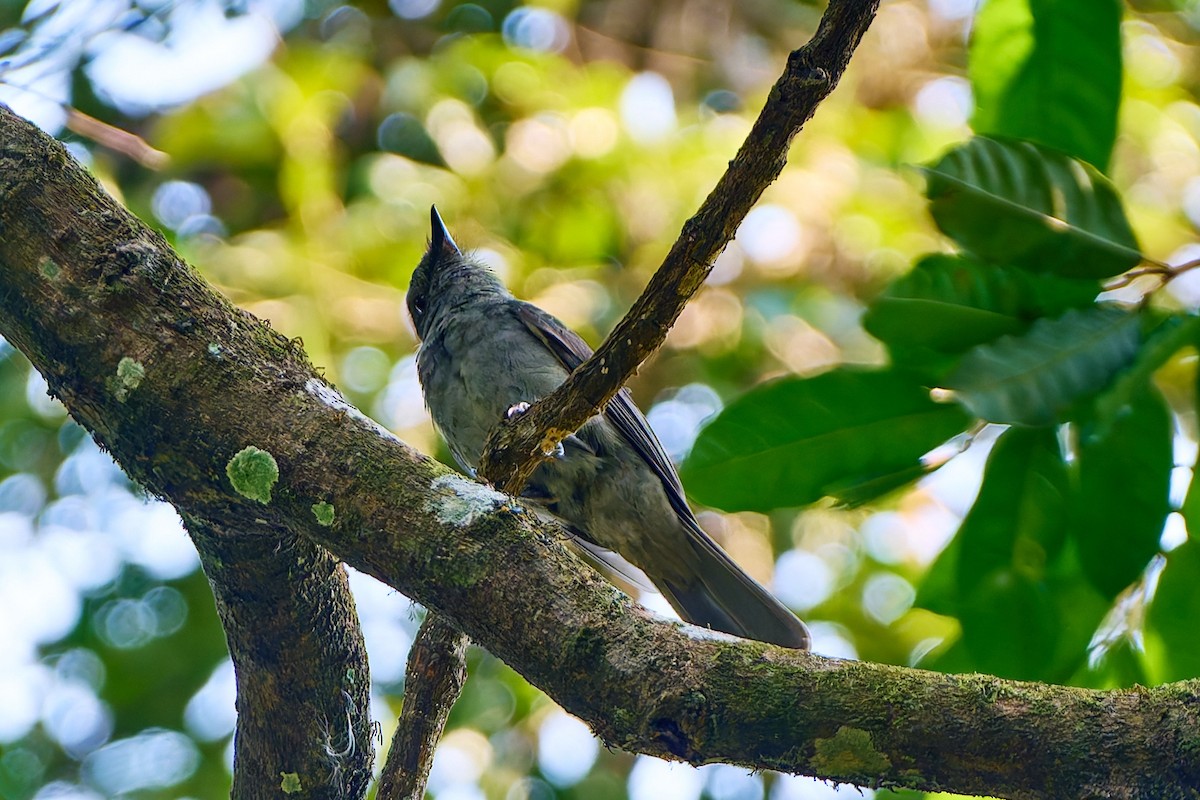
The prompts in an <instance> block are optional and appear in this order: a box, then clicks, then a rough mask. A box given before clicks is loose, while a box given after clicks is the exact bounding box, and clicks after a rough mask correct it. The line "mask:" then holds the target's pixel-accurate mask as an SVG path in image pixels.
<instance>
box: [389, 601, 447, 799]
mask: <svg viewBox="0 0 1200 800" xmlns="http://www.w3.org/2000/svg"><path fill="white" fill-rule="evenodd" d="M468 643H469V642H468V640H467V637H466V636H464V635H463V634H462V633H461V632H460V631H459V630H457V629H456V628H454V627H453V626H452V625H450V623H449V622H448V621H447V620H446V619H445V617H442V616H441V615H440V614H429V615H428V616H426V617H425V621H424V622H422V623H421V630H419V631H418V632H417V639H416V641H415V642H413V647H412V652H410V653H409V656H408V669H407V670H406V671H405V675H404V708H403V710H402V711H401V712H400V719H399V721H398V722H397V723H396V733H395V735H394V736H393V737H392V745H391V747H389V748H388V757H387V763H386V764H385V765H384V767H383V774H382V775H380V776H379V791H378V792H377V793H376V795H375V797H376V800H422V798H423V797H425V785H426V784H427V783H428V782H429V768H430V767H431V766H432V765H433V754H434V750H435V749H436V747H437V743H438V739H440V738H441V737H442V730H443V729H444V728H445V727H446V720H447V719H449V718H450V709H451V708H453V707H454V704H455V702H457V701H458V696H459V695H460V694H462V690H463V686H464V685H465V684H466V682H467V644H468Z"/></svg>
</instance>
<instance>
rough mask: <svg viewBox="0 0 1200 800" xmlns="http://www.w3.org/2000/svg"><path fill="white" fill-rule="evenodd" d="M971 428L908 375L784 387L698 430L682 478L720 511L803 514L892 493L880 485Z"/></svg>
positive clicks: (762, 389) (758, 393) (851, 375)
mask: <svg viewBox="0 0 1200 800" xmlns="http://www.w3.org/2000/svg"><path fill="white" fill-rule="evenodd" d="M967 422H968V419H967V417H966V415H965V414H963V412H962V410H961V409H958V408H957V407H955V406H953V405H949V404H939V403H935V402H933V401H932V400H931V399H930V398H929V391H928V389H927V388H925V387H923V386H921V385H920V383H918V382H917V381H916V380H915V379H914V378H913V377H911V376H910V375H907V374H905V373H898V372H887V371H878V372H867V371H852V370H839V371H837V372H830V373H826V374H825V375H819V376H817V377H815V378H786V379H783V380H779V381H775V382H773V383H769V384H765V385H763V386H759V387H757V388H755V389H753V390H751V391H750V392H748V393H747V394H745V395H743V396H742V397H740V398H738V399H737V400H735V401H734V402H732V403H730V404H729V405H728V406H726V407H725V409H724V410H723V411H722V412H721V413H720V414H719V415H718V416H717V417H716V419H714V420H713V421H712V422H711V423H710V424H709V425H708V426H707V427H705V428H704V429H703V430H701V431H700V435H699V437H697V439H696V444H695V446H694V447H693V448H692V452H691V454H690V455H689V456H688V458H687V460H686V461H685V462H684V464H683V467H682V470H681V472H682V475H683V482H684V486H686V487H687V489H688V492H689V493H690V494H692V495H693V496H694V497H695V498H696V499H697V500H699V501H700V502H702V503H705V504H707V505H711V506H715V507H717V508H723V509H726V510H730V511H745V510H753V511H768V510H771V509H774V508H782V507H789V506H799V505H805V504H807V503H812V502H815V501H817V500H820V499H821V498H822V497H825V496H827V495H830V494H836V491H837V490H838V488H846V487H862V486H863V485H864V484H870V483H871V482H872V481H879V483H878V484H877V486H880V487H883V490H886V489H891V488H895V484H894V483H893V482H891V481H888V480H880V479H883V478H885V476H889V475H895V474H897V473H900V472H903V471H904V470H908V469H911V468H913V467H915V466H918V465H919V460H920V458H921V456H922V455H924V454H925V453H927V452H929V451H930V450H932V449H933V448H935V447H937V446H938V445H939V444H941V443H942V442H944V441H946V440H947V439H949V438H950V437H951V436H953V435H955V434H956V433H959V432H960V431H962V429H963V428H964V427H965V426H966V424H967ZM856 499H859V500H860V501H861V499H862V498H861V495H858V496H856Z"/></svg>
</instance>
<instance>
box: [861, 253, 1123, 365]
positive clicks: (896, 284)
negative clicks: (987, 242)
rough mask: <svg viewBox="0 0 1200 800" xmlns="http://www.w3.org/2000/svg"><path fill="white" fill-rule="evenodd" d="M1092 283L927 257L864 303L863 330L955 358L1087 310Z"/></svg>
mask: <svg viewBox="0 0 1200 800" xmlns="http://www.w3.org/2000/svg"><path fill="white" fill-rule="evenodd" d="M1099 291H1100V286H1099V284H1098V283H1097V282H1095V281H1081V280H1071V279H1067V278H1060V277H1058V276H1056V275H1037V274H1033V273H1030V272H1027V271H1025V270H1022V269H1016V268H1009V267H999V266H994V265H989V264H983V263H981V262H979V261H976V260H975V259H973V258H970V257H968V256H961V255H960V256H951V255H941V254H938V255H931V256H926V257H925V258H922V259H921V260H920V261H918V262H917V263H916V265H914V266H913V268H912V270H911V271H909V272H908V273H907V274H906V275H903V276H901V277H900V278H898V279H896V280H895V281H893V282H892V283H891V285H889V286H888V287H887V289H885V290H884V292H883V294H882V295H880V297H879V298H878V299H877V300H876V301H875V302H874V303H872V304H871V307H870V308H869V309H868V310H867V313H866V315H865V316H864V317H863V327H864V328H866V330H867V332H868V333H870V334H871V335H872V336H874V337H876V338H877V339H880V340H882V341H883V342H886V343H887V344H889V345H893V346H896V347H901V348H914V347H924V348H929V349H931V350H934V351H937V352H940V353H961V352H964V351H966V350H969V349H970V348H972V347H974V346H975V345H978V344H983V343H984V342H990V341H992V340H993V339H996V338H998V337H1000V336H1003V335H1004V334H1012V333H1020V332H1022V331H1024V330H1025V329H1026V327H1028V325H1029V323H1030V322H1031V321H1032V320H1035V319H1037V318H1038V317H1043V316H1058V315H1059V314H1061V313H1062V312H1064V311H1066V310H1067V309H1069V308H1078V307H1081V306H1087V305H1091V304H1092V303H1093V302H1094V301H1095V299H1096V295H1097V294H1098V293H1099Z"/></svg>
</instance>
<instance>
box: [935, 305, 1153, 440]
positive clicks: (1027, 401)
mask: <svg viewBox="0 0 1200 800" xmlns="http://www.w3.org/2000/svg"><path fill="white" fill-rule="evenodd" d="M1139 338H1140V325H1139V318H1138V316H1137V315H1136V314H1131V313H1128V312H1125V311H1121V310H1119V309H1116V308H1113V307H1110V306H1096V307H1093V308H1089V309H1084V310H1072V311H1068V312H1067V313H1066V314H1063V315H1062V316H1061V317H1059V318H1058V319H1052V320H1051V319H1043V320H1038V321H1037V322H1036V323H1034V324H1033V326H1031V327H1030V329H1029V330H1028V331H1027V332H1026V333H1024V334H1023V335H1021V336H1006V337H1004V338H1002V339H999V340H997V341H996V342H994V343H993V344H986V345H981V346H979V347H976V348H975V349H974V350H972V351H971V352H969V353H967V355H966V356H964V357H963V360H962V362H961V363H960V364H959V365H958V368H957V369H956V370H954V372H953V373H952V374H951V375H950V377H949V378H948V379H947V381H946V386H947V387H948V388H950V389H953V390H954V391H955V395H956V397H957V398H958V400H959V402H961V403H962V404H963V405H964V406H966V407H967V408H968V409H970V410H971V412H972V413H974V414H976V415H977V416H979V417H980V418H982V419H985V420H988V421H989V422H1002V423H1007V424H1010V425H1052V424H1054V423H1055V422H1056V421H1060V420H1061V419H1062V418H1063V417H1064V415H1065V412H1066V411H1067V410H1068V409H1069V408H1070V407H1071V406H1072V405H1073V404H1074V403H1075V402H1076V401H1078V400H1079V399H1080V398H1082V397H1085V396H1087V395H1089V394H1092V393H1094V392H1097V391H1099V390H1100V389H1102V388H1104V387H1105V386H1106V385H1107V384H1108V383H1109V382H1110V381H1111V380H1112V378H1113V376H1114V375H1116V373H1117V372H1118V371H1119V370H1121V369H1122V368H1124V367H1125V366H1127V365H1128V364H1129V363H1130V362H1131V361H1132V360H1133V357H1134V355H1135V354H1136V353H1137V348H1138V342H1139Z"/></svg>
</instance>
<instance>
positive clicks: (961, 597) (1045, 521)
mask: <svg viewBox="0 0 1200 800" xmlns="http://www.w3.org/2000/svg"><path fill="white" fill-rule="evenodd" d="M1067 491H1068V478H1067V468H1066V465H1065V464H1064V463H1063V460H1062V456H1061V454H1060V453H1059V448H1058V441H1057V439H1056V437H1055V435H1054V432H1053V431H1050V430H1031V429H1020V428H1013V429H1011V430H1009V431H1006V432H1005V433H1004V434H1003V435H1002V436H1001V437H1000V440H999V441H997V442H996V445H995V447H994V448H993V450H992V453H991V455H990V456H989V458H988V463H987V468H986V471H985V472H984V479H983V485H982V487H981V488H980V490H979V496H978V498H976V500H975V504H974V505H973V506H972V508H971V511H970V512H969V513H968V514H967V516H966V518H965V519H964V520H963V524H962V526H961V527H960V528H959V531H958V534H957V535H956V537H955V539H954V541H953V542H952V543H951V544H950V546H949V547H947V548H946V550H945V551H944V552H943V553H942V555H941V556H940V557H939V558H938V560H937V562H935V564H934V566H933V567H932V568H931V569H930V572H929V575H928V576H927V577H926V579H925V581H924V582H923V583H922V585H921V588H920V591H919V593H918V597H917V602H918V603H919V604H920V605H922V606H924V607H926V608H929V609H930V610H932V611H935V612H937V613H940V614H948V615H951V616H956V617H958V618H959V619H960V621H961V622H962V626H963V644H964V645H965V647H966V650H967V654H969V655H970V657H971V658H972V660H973V662H974V664H975V665H976V666H977V668H979V669H983V670H986V671H988V672H991V673H993V674H996V675H1004V676H1011V677H1015V676H1021V677H1031V676H1036V675H1040V674H1042V669H1043V668H1044V666H1045V665H1046V664H1047V663H1048V661H1049V659H1050V657H1051V654H1052V653H1053V651H1054V647H1055V639H1056V625H1055V622H1056V620H1055V617H1056V614H1055V611H1054V599H1053V597H1052V596H1051V595H1050V594H1049V592H1048V590H1047V588H1046V586H1045V579H1046V572H1047V564H1048V563H1049V562H1050V561H1051V560H1052V559H1053V558H1055V556H1056V555H1057V553H1058V551H1059V549H1060V548H1061V546H1062V542H1063V536H1064V532H1065V530H1066V519H1067V503H1066V495H1067Z"/></svg>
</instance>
